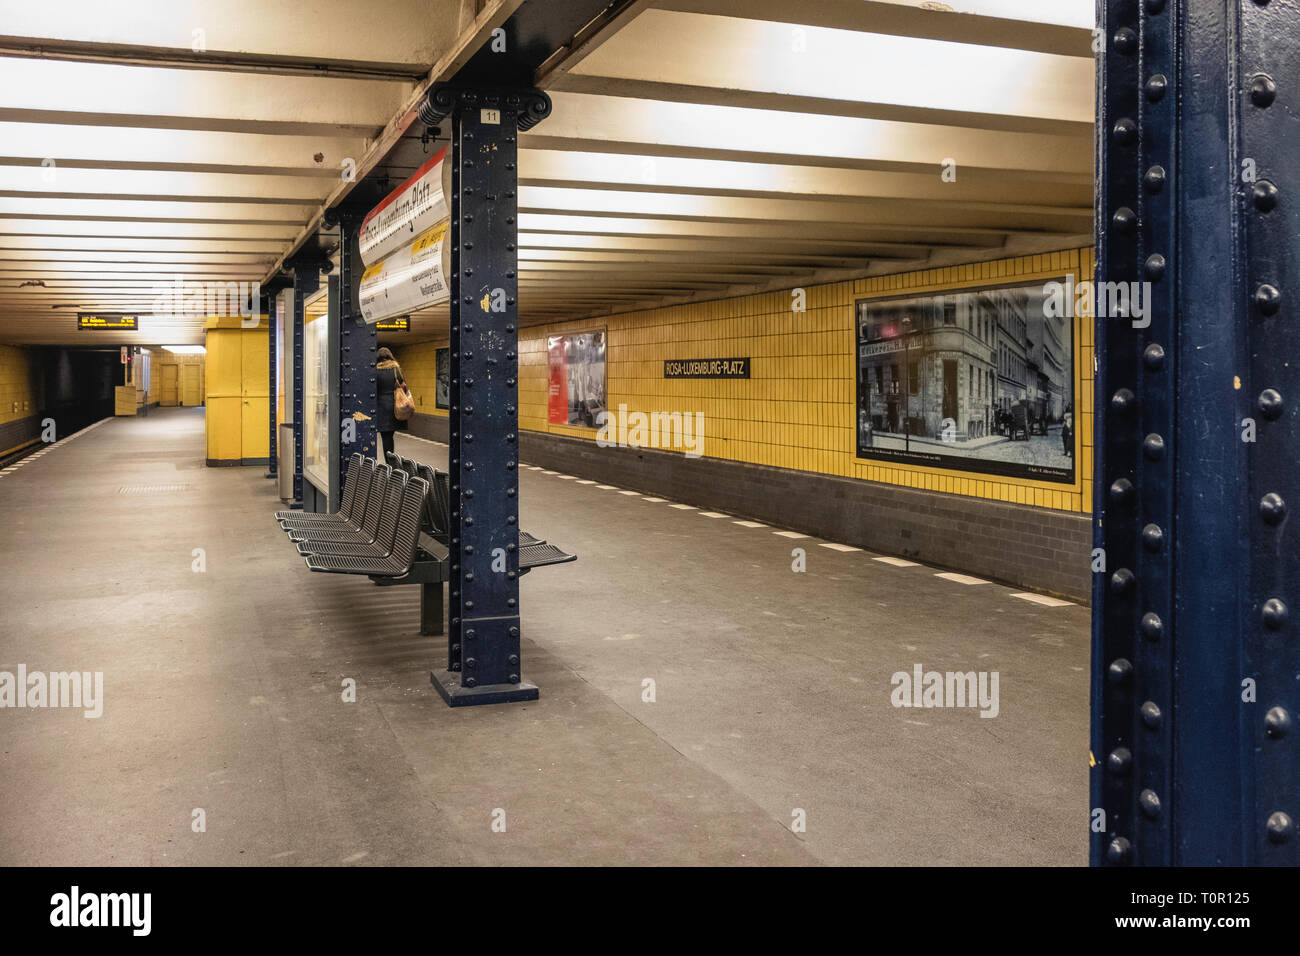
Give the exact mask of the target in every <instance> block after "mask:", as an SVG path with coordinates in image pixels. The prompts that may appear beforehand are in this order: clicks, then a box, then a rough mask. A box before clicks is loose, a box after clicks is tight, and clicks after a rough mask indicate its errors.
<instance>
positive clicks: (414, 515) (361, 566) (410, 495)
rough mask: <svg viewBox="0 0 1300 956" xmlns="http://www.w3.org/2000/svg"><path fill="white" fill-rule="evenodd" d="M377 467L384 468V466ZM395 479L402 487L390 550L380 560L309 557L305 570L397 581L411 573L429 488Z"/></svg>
mask: <svg viewBox="0 0 1300 956" xmlns="http://www.w3.org/2000/svg"><path fill="white" fill-rule="evenodd" d="M380 467H383V468H387V467H388V466H387V465H381V466H380ZM402 478H404V479H406V480H405V481H404V482H403V481H401V479H399V483H400V484H403V485H404V493H403V495H402V503H401V506H400V507H399V509H398V512H397V523H396V526H395V528H394V537H393V544H392V547H391V548H390V549H389V553H388V554H387V555H385V556H384V557H369V556H364V555H339V554H309V555H307V556H306V561H307V567H308V568H310V569H311V570H313V571H321V572H325V573H329V574H365V575H368V576H370V577H371V578H401V577H403V576H404V575H406V574H407V573H409V572H410V571H411V568H412V565H414V564H415V558H416V554H417V552H418V550H419V538H420V512H421V510H422V509H423V508H424V498H425V495H427V494H428V493H429V488H428V486H427V485H426V484H425V482H424V479H422V478H406V476H405V474H403V475H402Z"/></svg>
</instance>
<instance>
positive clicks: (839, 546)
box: [821, 541, 862, 551]
mask: <svg viewBox="0 0 1300 956" xmlns="http://www.w3.org/2000/svg"><path fill="white" fill-rule="evenodd" d="M821 546H822V547H823V548H830V549H831V550H832V551H861V550H862V549H861V548H855V547H853V546H851V545H847V544H835V543H833V542H830V541H823V542H822V545H821Z"/></svg>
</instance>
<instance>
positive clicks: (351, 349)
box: [336, 211, 378, 493]
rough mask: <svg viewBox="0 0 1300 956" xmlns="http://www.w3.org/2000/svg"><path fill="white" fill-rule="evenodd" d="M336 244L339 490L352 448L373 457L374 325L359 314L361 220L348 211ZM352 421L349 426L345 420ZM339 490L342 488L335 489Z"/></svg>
mask: <svg viewBox="0 0 1300 956" xmlns="http://www.w3.org/2000/svg"><path fill="white" fill-rule="evenodd" d="M336 216H337V219H338V223H339V230H340V238H341V244H340V246H339V293H340V296H341V309H340V317H339V330H338V336H339V421H340V422H341V423H342V427H343V432H342V435H341V436H340V438H339V448H340V453H339V460H338V462H337V464H338V471H339V478H338V487H339V488H340V489H342V488H343V482H344V478H345V476H346V474H347V468H348V459H349V458H350V457H351V456H352V454H353V453H354V452H358V451H359V452H361V454H363V455H367V456H370V457H372V458H374V457H378V456H377V455H376V444H375V442H376V434H375V413H376V408H375V406H376V399H375V352H376V350H377V348H378V346H377V345H376V343H375V327H374V326H373V325H371V324H370V323H369V322H367V321H366V320H365V319H364V318H362V316H361V299H360V292H361V274H362V272H364V271H365V267H364V266H363V265H362V262H361V243H360V237H361V232H360V231H361V222H362V219H363V217H362V216H361V215H360V214H358V213H356V212H352V211H345V212H340V213H337V214H336ZM349 420H350V421H351V422H352V424H351V425H350V426H349V425H348V421H349ZM340 493H341V492H340Z"/></svg>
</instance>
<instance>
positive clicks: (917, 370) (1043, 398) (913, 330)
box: [854, 276, 1078, 484]
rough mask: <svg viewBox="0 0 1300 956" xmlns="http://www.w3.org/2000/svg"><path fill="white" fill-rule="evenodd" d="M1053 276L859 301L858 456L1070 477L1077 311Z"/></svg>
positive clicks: (1061, 479) (1070, 480)
mask: <svg viewBox="0 0 1300 956" xmlns="http://www.w3.org/2000/svg"><path fill="white" fill-rule="evenodd" d="M1053 281H1056V282H1060V283H1064V282H1065V277H1064V276H1062V277H1061V278H1060V279H1059V280H1053ZM1052 285H1053V282H1052V281H1046V282H1044V281H1040V282H1034V283H1024V282H1022V283H1018V284H1006V285H996V286H983V287H974V288H968V289H958V290H948V291H944V292H939V293H933V294H920V295H909V296H892V297H889V298H880V299H859V300H858V301H857V303H856V306H855V320H854V326H855V336H856V343H857V355H856V359H855V362H856V372H855V378H856V382H857V401H856V410H857V429H856V432H857V434H856V444H857V457H858V458H859V459H868V460H876V461H888V462H895V463H898V464H912V465H922V466H928V467H936V468H949V469H953V470H956V471H965V472H978V473H984V474H994V475H1003V476H1006V477H1011V478H1022V479H1028V480H1033V481H1047V482H1056V483H1061V484H1074V483H1075V474H1076V469H1075V457H1076V447H1077V445H1078V442H1077V440H1076V428H1077V426H1076V419H1075V408H1076V396H1075V391H1076V380H1075V372H1076V370H1075V357H1074V349H1075V342H1074V318H1073V309H1072V308H1067V309H1065V310H1062V309H1060V308H1058V307H1057V306H1058V305H1059V296H1058V297H1053V295H1052V293H1051V289H1052ZM1063 312H1064V314H1062V313H1063Z"/></svg>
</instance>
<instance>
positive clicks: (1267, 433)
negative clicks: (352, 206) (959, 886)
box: [1091, 0, 1300, 865]
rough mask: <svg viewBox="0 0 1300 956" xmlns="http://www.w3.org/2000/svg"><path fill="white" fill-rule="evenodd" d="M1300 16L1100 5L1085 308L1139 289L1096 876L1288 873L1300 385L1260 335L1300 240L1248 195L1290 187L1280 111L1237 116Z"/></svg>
mask: <svg viewBox="0 0 1300 956" xmlns="http://www.w3.org/2000/svg"><path fill="white" fill-rule="evenodd" d="M1298 2H1300V0H1271V3H1270V2H1268V0H1263V2H1259V0H1106V2H1105V3H1104V4H1103V5H1102V22H1101V23H1100V24H1099V26H1100V28H1101V31H1102V37H1103V40H1104V43H1105V47H1104V49H1103V51H1102V52H1101V55H1100V60H1099V70H1098V80H1099V86H1098V89H1099V96H1098V128H1097V135H1098V138H1099V141H1100V153H1101V162H1100V167H1099V172H1100V182H1099V188H1098V192H1097V196H1098V209H1097V236H1098V246H1097V255H1098V258H1097V279H1098V282H1099V284H1098V286H1097V288H1096V299H1097V303H1098V305H1099V307H1101V306H1102V305H1103V302H1105V303H1106V304H1109V302H1110V301H1113V299H1112V297H1111V286H1110V285H1109V284H1111V283H1123V284H1124V285H1125V287H1126V288H1127V289H1128V290H1129V293H1130V297H1131V296H1132V294H1133V293H1135V292H1138V291H1139V290H1141V289H1142V286H1141V284H1142V283H1149V286H1147V288H1146V290H1145V291H1143V292H1142V293H1141V299H1139V300H1138V301H1140V302H1142V303H1143V306H1144V308H1143V309H1142V310H1141V311H1142V312H1144V313H1145V314H1137V312H1138V311H1139V310H1134V309H1130V313H1132V314H1130V315H1127V316H1116V315H1114V314H1113V313H1112V314H1110V315H1109V316H1103V317H1100V318H1098V320H1097V338H1096V342H1097V358H1098V367H1097V378H1096V395H1097V399H1096V422H1097V428H1098V441H1097V443H1096V459H1095V470H1096V471H1095V489H1096V490H1095V501H1094V514H1095V516H1096V523H1095V529H1094V540H1095V545H1096V547H1097V548H1098V549H1100V550H1099V551H1098V552H1095V555H1094V568H1095V569H1096V570H1097V571H1098V573H1097V574H1096V575H1095V577H1094V587H1093V668H1092V670H1093V699H1092V709H1093V725H1092V753H1093V756H1094V760H1095V766H1094V770H1093V780H1092V807H1093V816H1092V818H1091V819H1092V823H1093V831H1092V847H1091V855H1092V860H1093V862H1094V864H1119V865H1123V864H1140V865H1165V864H1213V863H1222V864H1250V863H1262V862H1291V863H1294V862H1296V861H1297V856H1296V840H1295V836H1294V823H1293V822H1292V820H1293V816H1294V813H1295V799H1296V787H1297V781H1296V777H1297V762H1296V734H1295V733H1294V731H1293V730H1292V720H1293V717H1292V715H1293V714H1294V712H1295V707H1296V703H1297V702H1296V699H1295V698H1296V694H1297V689H1298V687H1297V682H1296V680H1295V676H1296V674H1297V672H1298V671H1300V666H1298V663H1300V662H1298V661H1297V653H1296V642H1295V638H1294V635H1293V634H1291V635H1290V636H1289V637H1288V636H1287V635H1288V629H1289V625H1288V624H1287V614H1286V611H1285V608H1284V607H1283V604H1284V603H1285V602H1286V600H1287V595H1285V594H1284V592H1285V591H1286V590H1287V588H1288V587H1289V588H1294V587H1295V584H1296V581H1297V580H1298V579H1300V565H1297V561H1300V543H1298V542H1297V541H1296V538H1295V533H1294V531H1292V532H1290V533H1289V535H1288V534H1287V533H1286V532H1285V527H1286V522H1285V498H1286V497H1287V496H1288V492H1290V497H1292V498H1293V499H1294V498H1297V497H1300V490H1297V489H1296V488H1295V483H1296V478H1295V469H1294V467H1293V464H1290V463H1293V462H1294V457H1295V453H1294V449H1295V447H1296V444H1295V442H1296V441H1297V439H1300V434H1297V429H1296V418H1295V414H1294V412H1293V411H1292V410H1289V409H1287V408H1286V405H1285V401H1286V399H1285V395H1286V394H1287V393H1288V392H1290V393H1295V392H1296V391H1297V390H1298V389H1300V376H1298V373H1297V363H1296V361H1295V359H1294V354H1295V351H1296V350H1295V347H1294V345H1293V344H1292V343H1291V341H1283V340H1282V339H1281V338H1280V337H1279V335H1278V331H1277V328H1276V326H1277V323H1276V322H1275V321H1274V320H1273V319H1270V318H1268V316H1267V313H1268V312H1269V310H1272V312H1273V313H1278V312H1280V311H1281V309H1280V308H1276V307H1275V306H1278V303H1279V299H1280V294H1277V288H1278V286H1277V283H1278V282H1279V281H1285V280H1286V278H1287V277H1289V278H1290V280H1291V284H1292V285H1294V284H1295V279H1296V278H1297V276H1296V275H1295V273H1296V261H1295V257H1296V255H1297V248H1296V242H1295V236H1296V235H1297V228H1296V219H1295V218H1294V214H1291V213H1286V212H1284V211H1283V210H1284V205H1283V204H1282V203H1280V202H1279V201H1278V194H1279V191H1281V192H1283V193H1284V187H1281V186H1280V184H1278V183H1277V182H1276V181H1272V182H1269V183H1268V184H1267V185H1261V184H1260V183H1259V182H1258V181H1256V180H1252V179H1248V178H1243V177H1244V176H1249V175H1251V170H1252V169H1253V168H1255V167H1258V168H1259V170H1260V172H1259V174H1258V175H1259V176H1260V177H1264V176H1266V175H1267V173H1266V172H1265V169H1266V163H1267V168H1268V169H1271V170H1274V171H1275V172H1276V173H1277V175H1278V176H1280V177H1284V178H1287V179H1289V180H1290V181H1292V182H1294V181H1296V179H1297V161H1296V159H1295V156H1296V154H1297V147H1300V136H1298V135H1297V129H1296V126H1295V119H1294V115H1291V116H1288V117H1287V118H1286V119H1283V118H1282V117H1277V118H1276V119H1277V120H1279V121H1275V122H1270V121H1269V120H1268V119H1267V118H1265V117H1264V116H1263V115H1262V110H1264V109H1266V108H1267V107H1261V106H1259V105H1258V104H1256V103H1254V102H1253V99H1255V98H1257V95H1256V94H1255V92H1254V90H1255V88H1256V87H1262V88H1265V89H1266V88H1267V84H1263V83H1260V82H1258V80H1257V79H1256V78H1255V74H1256V73H1257V72H1258V71H1259V70H1260V69H1263V67H1264V66H1267V65H1269V62H1270V61H1271V63H1272V64H1273V67H1271V68H1276V69H1286V70H1289V71H1290V75H1296V74H1297V72H1298V71H1300V61H1298V60H1297V58H1296V49H1297V43H1300V18H1298V17H1297V16H1296V13H1297V3H1298ZM1252 36H1255V37H1257V38H1258V41H1257V44H1256V47H1255V49H1254V50H1253V51H1252V45H1251V43H1250V41H1249V38H1250V37H1252ZM1265 37H1268V38H1269V42H1268V43H1267V44H1266V43H1264V42H1263V41H1264V38H1265ZM1239 41H1240V51H1241V53H1240V55H1241V56H1242V57H1243V58H1244V60H1243V61H1242V62H1240V63H1239V62H1238V53H1237V50H1238V42H1239ZM1252 57H1254V58H1255V59H1256V60H1257V61H1258V63H1259V64H1260V65H1259V66H1256V65H1253V64H1252V63H1251V62H1249V61H1250V59H1251V58H1252ZM1265 98H1267V96H1266V97H1265ZM1252 111H1254V112H1253V113H1252ZM1250 154H1254V157H1255V158H1254V160H1253V162H1252V163H1247V162H1246V160H1247V159H1250V158H1251V156H1250ZM1264 207H1267V208H1266V209H1265V208H1264ZM1278 213H1282V214H1281V215H1278ZM1288 236H1289V237H1290V241H1287V237H1288ZM1133 283H1137V284H1138V285H1137V286H1134V285H1132V284H1133ZM1266 286H1267V287H1268V288H1265V287H1266ZM1270 333H1271V334H1270ZM1246 419H1251V421H1249V422H1248V421H1246ZM1270 496H1272V497H1270ZM1271 601H1276V602H1278V603H1277V604H1270V602H1271ZM1243 682H1244V683H1243ZM1252 687H1253V688H1255V694H1256V695H1257V696H1254V695H1252V693H1251V690H1250V689H1251V688H1252ZM1099 811H1100V813H1099Z"/></svg>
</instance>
